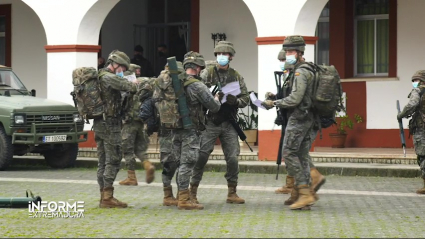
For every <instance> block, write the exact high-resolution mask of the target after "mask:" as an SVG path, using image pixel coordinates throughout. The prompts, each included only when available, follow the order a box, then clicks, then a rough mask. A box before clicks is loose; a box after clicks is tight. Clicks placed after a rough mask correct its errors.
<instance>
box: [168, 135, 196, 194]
mask: <svg viewBox="0 0 425 239" xmlns="http://www.w3.org/2000/svg"><path fill="white" fill-rule="evenodd" d="M199 144H200V136H199V133H198V132H197V131H196V130H194V129H178V130H173V152H174V158H175V160H176V162H177V165H178V172H177V186H178V188H179V190H186V189H188V188H189V181H190V176H191V175H192V170H193V167H194V166H195V163H196V161H197V160H198V155H199Z"/></svg>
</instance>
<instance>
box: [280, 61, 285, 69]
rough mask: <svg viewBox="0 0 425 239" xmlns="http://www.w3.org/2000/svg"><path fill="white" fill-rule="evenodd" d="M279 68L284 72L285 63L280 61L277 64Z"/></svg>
mask: <svg viewBox="0 0 425 239" xmlns="http://www.w3.org/2000/svg"><path fill="white" fill-rule="evenodd" d="M279 67H280V69H282V71H285V62H284V61H281V62H280V63H279Z"/></svg>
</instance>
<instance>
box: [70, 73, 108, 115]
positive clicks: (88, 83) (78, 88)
mask: <svg viewBox="0 0 425 239" xmlns="http://www.w3.org/2000/svg"><path fill="white" fill-rule="evenodd" d="M106 73H107V72H105V71H103V72H101V73H100V74H98V72H97V70H96V69H95V68H93V67H79V68H76V69H74V70H73V71H72V84H73V85H74V91H72V92H71V95H72V97H73V100H74V104H75V107H76V108H77V109H78V113H79V114H80V115H81V116H82V117H83V119H85V120H86V121H88V119H94V118H98V117H101V116H102V115H103V113H104V107H105V106H104V103H103V101H102V98H101V95H100V92H101V91H100V86H99V77H101V76H103V75H105V74H106Z"/></svg>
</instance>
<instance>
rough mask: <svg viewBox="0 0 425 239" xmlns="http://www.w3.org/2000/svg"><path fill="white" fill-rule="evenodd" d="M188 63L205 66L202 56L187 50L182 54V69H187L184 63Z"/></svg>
mask: <svg viewBox="0 0 425 239" xmlns="http://www.w3.org/2000/svg"><path fill="white" fill-rule="evenodd" d="M190 63H192V64H195V65H197V66H200V67H202V68H204V67H205V61H204V57H203V56H202V55H201V54H199V53H198V52H194V51H189V52H188V53H186V54H185V55H184V60H183V67H184V69H187V67H186V65H187V64H190Z"/></svg>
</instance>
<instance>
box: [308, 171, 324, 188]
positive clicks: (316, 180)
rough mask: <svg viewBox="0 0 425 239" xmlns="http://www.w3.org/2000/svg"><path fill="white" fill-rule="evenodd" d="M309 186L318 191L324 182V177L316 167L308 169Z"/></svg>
mask: <svg viewBox="0 0 425 239" xmlns="http://www.w3.org/2000/svg"><path fill="white" fill-rule="evenodd" d="M310 176H311V186H312V188H313V190H314V191H315V192H317V191H319V189H320V187H321V186H322V185H323V184H325V182H326V178H325V177H324V176H323V175H322V174H320V172H319V171H318V170H317V168H311V169H310Z"/></svg>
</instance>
